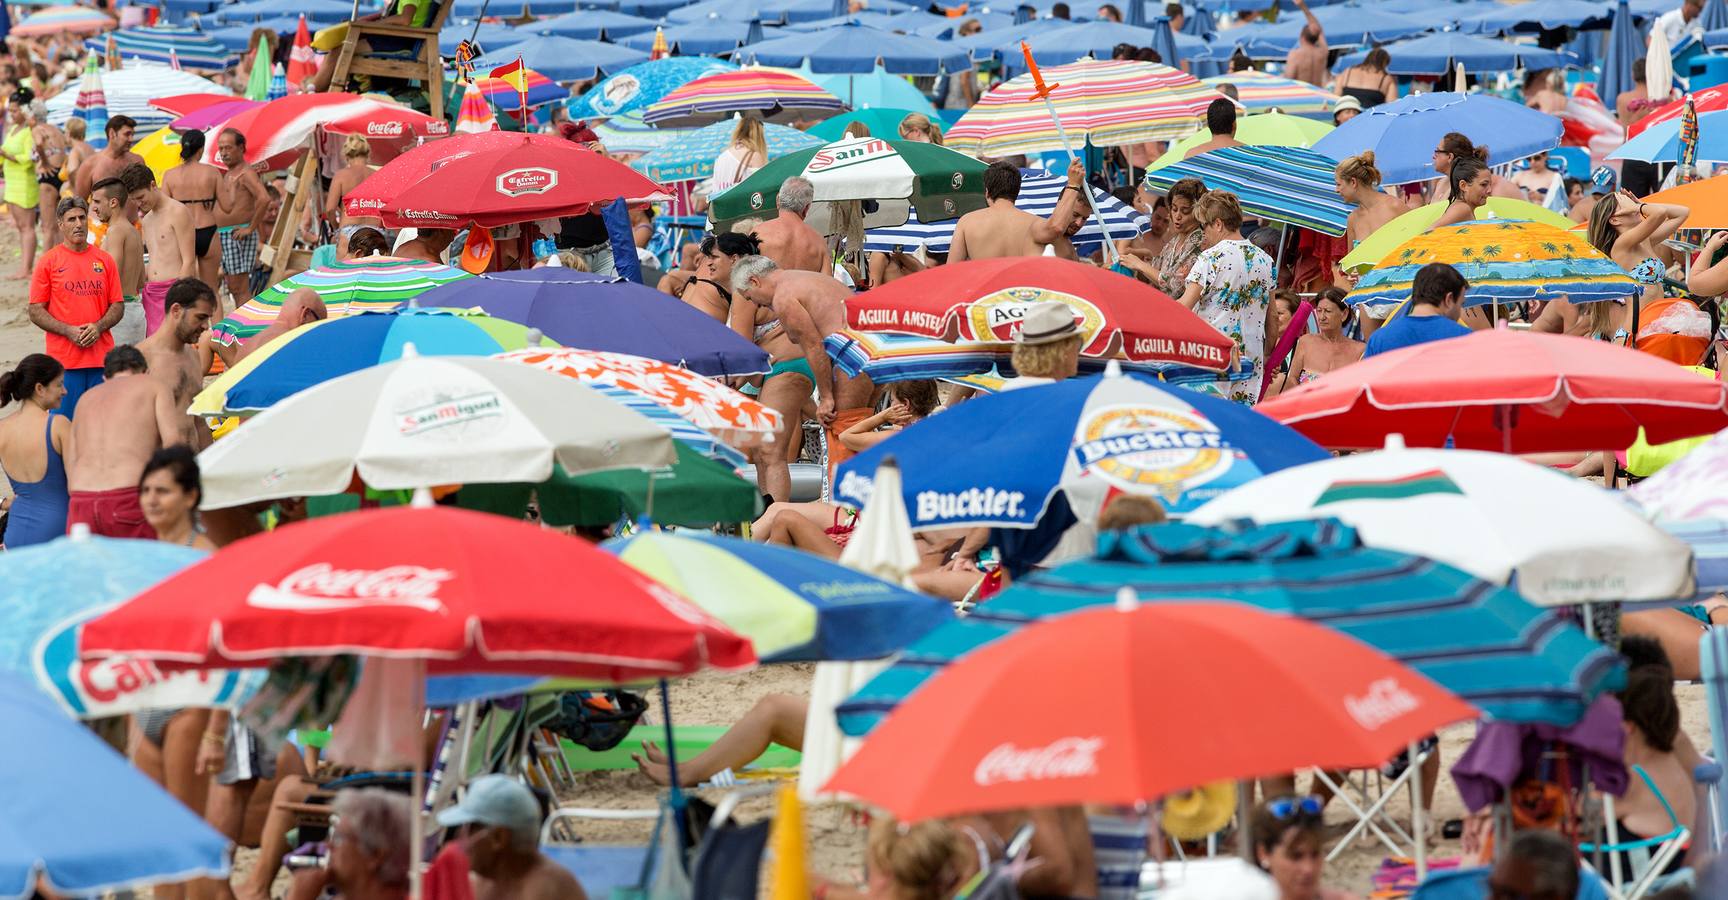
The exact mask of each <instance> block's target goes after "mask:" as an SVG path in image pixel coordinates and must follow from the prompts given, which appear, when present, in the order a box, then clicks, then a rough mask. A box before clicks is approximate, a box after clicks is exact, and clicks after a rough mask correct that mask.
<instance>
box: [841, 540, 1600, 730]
mask: <svg viewBox="0 0 1728 900" xmlns="http://www.w3.org/2000/svg"><path fill="white" fill-rule="evenodd" d="M1098 544H1099V553H1098V556H1096V557H1094V558H1092V559H1086V560H1081V561H1077V562H1072V563H1069V564H1067V565H1063V566H1058V567H1057V568H1055V569H1052V570H1049V571H1046V572H1040V573H1037V574H1034V575H1030V576H1028V577H1026V578H1024V579H1022V580H1020V581H1019V582H1017V583H1016V584H1015V585H1014V587H1012V588H1010V589H1008V590H1007V591H1004V592H1003V593H1002V594H1001V595H1000V596H998V597H995V598H993V599H991V601H990V602H989V603H986V604H984V605H982V606H979V607H978V608H976V609H974V610H973V611H972V613H971V614H970V615H968V616H966V617H965V618H963V619H959V620H957V621H954V622H951V623H949V624H947V625H944V626H942V627H941V628H939V629H937V630H936V631H933V632H931V633H930V634H928V635H926V636H925V637H924V638H923V639H921V640H920V641H918V642H917V643H915V644H913V645H912V646H911V647H909V648H907V649H906V651H905V653H904V654H903V655H902V656H901V658H900V660H899V661H898V662H896V663H895V664H894V665H893V666H891V667H889V668H888V669H887V670H886V671H884V672H882V673H881V674H880V675H878V676H876V678H874V679H873V680H871V681H870V683H868V684H866V685H865V686H864V687H863V688H862V689H860V690H859V691H858V692H857V693H856V694H854V695H852V697H851V698H850V699H849V700H847V701H846V702H845V703H843V704H841V706H840V707H839V709H838V710H837V713H838V716H839V719H840V728H841V730H843V731H845V732H846V733H847V734H851V735H861V734H864V733H865V732H867V731H869V730H870V729H871V728H873V727H874V726H875V724H876V723H877V722H878V721H880V720H881V719H882V717H884V716H885V715H887V714H888V713H889V712H890V711H892V710H893V709H894V708H895V707H896V706H897V705H899V703H900V702H901V701H903V700H904V699H905V698H906V697H907V696H909V695H911V693H912V692H913V691H915V690H917V689H918V686H919V685H921V684H923V683H924V682H925V681H926V680H928V679H929V678H930V677H931V676H932V675H934V674H935V673H936V672H937V671H939V670H940V669H941V668H942V667H943V666H945V665H947V664H949V663H951V662H953V661H954V660H956V659H958V658H960V657H961V656H964V655H966V654H968V653H970V652H972V651H973V650H976V649H977V648H979V647H982V646H984V645H985V644H988V643H991V642H993V641H995V640H997V639H998V638H1001V637H1004V636H1006V635H1008V634H1011V633H1013V632H1014V631H1016V630H1018V629H1020V628H1021V627H1023V626H1025V625H1027V624H1029V623H1031V622H1035V621H1037V620H1040V619H1043V618H1046V617H1049V616H1054V615H1059V614H1062V613H1065V612H1070V611H1073V610H1077V609H1083V608H1087V607H1093V606H1103V605H1106V604H1110V603H1113V602H1115V597H1116V592H1117V591H1118V590H1119V589H1120V588H1122V587H1125V586H1126V587H1129V588H1132V589H1133V590H1134V591H1135V592H1136V593H1137V594H1139V595H1140V598H1141V600H1142V602H1148V603H1155V602H1159V601H1162V600H1178V601H1194V600H1229V601H1234V602H1238V603H1246V604H1249V605H1252V606H1257V607H1260V608H1262V609H1265V610H1268V611H1272V612H1281V613H1288V614H1293V615H1297V616H1301V617H1302V618H1304V619H1308V620H1310V621H1313V622H1317V623H1319V624H1322V625H1326V626H1328V627H1331V628H1336V629H1337V630H1339V631H1342V632H1344V633H1345V634H1348V635H1350V636H1351V637H1354V638H1356V639H1358V640H1360V641H1363V642H1364V643H1367V644H1369V645H1370V646H1373V647H1375V648H1378V649H1379V650H1381V651H1383V652H1385V653H1386V654H1387V655H1389V656H1391V657H1393V658H1394V659H1397V660H1398V661H1399V662H1402V663H1404V664H1406V665H1409V666H1411V667H1412V668H1414V669H1416V670H1417V671H1418V672H1421V673H1422V674H1423V675H1426V676H1428V677H1429V678H1432V679H1433V680H1434V681H1436V682H1438V683H1439V684H1440V685H1441V686H1442V687H1444V688H1446V689H1447V690H1449V691H1451V692H1453V693H1455V694H1457V695H1458V696H1459V697H1461V698H1463V699H1464V700H1466V701H1468V702H1469V703H1471V704H1474V705H1475V706H1477V707H1478V708H1480V709H1481V710H1482V711H1483V712H1484V713H1486V714H1487V715H1488V716H1489V717H1490V718H1494V719H1501V720H1506V721H1513V722H1546V723H1553V724H1560V725H1567V724H1571V723H1572V722H1575V721H1577V720H1578V718H1579V717H1580V716H1582V715H1583V714H1584V710H1585V708H1586V707H1587V706H1589V704H1590V702H1591V701H1592V700H1593V699H1594V698H1595V697H1596V695H1597V694H1599V693H1601V692H1602V691H1604V690H1613V689H1615V688H1617V687H1618V686H1619V685H1620V684H1621V683H1622V682H1623V676H1624V667H1623V666H1622V664H1621V662H1620V659H1619V657H1618V656H1617V655H1616V654H1614V653H1613V652H1612V651H1610V650H1608V649H1607V648H1606V647H1604V646H1602V645H1601V644H1599V643H1597V642H1596V641H1593V640H1591V639H1590V638H1588V637H1586V636H1585V635H1584V633H1583V632H1582V631H1580V630H1578V628H1577V627H1575V626H1574V625H1572V624H1571V623H1570V622H1569V621H1568V620H1567V619H1565V618H1562V617H1561V615H1560V613H1559V611H1558V610H1554V609H1541V608H1538V607H1535V606H1532V605H1531V604H1530V603H1528V602H1527V601H1525V600H1524V599H1523V598H1522V597H1519V596H1518V595H1517V594H1515V593H1513V592H1512V591H1510V590H1508V589H1506V588H1502V587H1498V586H1496V585H1493V584H1490V583H1488V582H1486V581H1481V580H1478V579H1476V578H1472V577H1471V576H1469V575H1466V574H1464V573H1463V572H1460V571H1458V570H1457V569H1453V568H1451V567H1449V566H1445V565H1442V564H1440V563H1437V562H1434V561H1432V560H1429V559H1424V558H1422V557H1418V556H1410V555H1408V554H1403V553H1396V552H1392V551H1389V550H1376V549H1371V548H1368V547H1364V546H1363V545H1362V543H1361V541H1360V540H1359V539H1358V538H1357V536H1356V531H1355V529H1352V528H1350V527H1349V526H1346V525H1344V524H1342V523H1340V522H1339V521H1338V520H1336V519H1319V520H1313V521H1304V522H1286V523H1279V524H1272V525H1247V524H1243V525H1238V526H1235V527H1231V528H1206V527H1201V526H1197V525H1185V524H1169V525H1157V526H1151V527H1146V528H1138V529H1134V530H1132V531H1126V532H1111V533H1106V534H1104V535H1101V536H1100V538H1099V542H1098ZM1212 662H1213V664H1215V665H1216V666H1218V668H1219V669H1220V671H1222V670H1225V669H1228V667H1229V665H1230V661H1229V660H1214V661H1212Z"/></svg>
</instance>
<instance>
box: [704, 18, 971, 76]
mask: <svg viewBox="0 0 1728 900" xmlns="http://www.w3.org/2000/svg"><path fill="white" fill-rule="evenodd" d="M733 56H734V58H736V59H741V60H743V61H745V62H754V63H760V64H762V65H769V66H780V67H782V68H788V69H796V68H799V67H801V66H805V65H808V66H809V67H810V71H812V72H821V73H850V74H869V73H870V72H872V71H875V70H876V68H877V66H881V68H882V69H883V70H884V71H886V72H888V73H889V74H891V75H941V74H943V73H944V72H950V73H970V72H971V71H972V58H971V56H969V55H967V53H966V52H965V51H964V50H961V49H959V48H957V47H955V46H954V45H953V44H951V43H949V42H947V41H938V40H936V39H934V38H926V37H918V36H916V35H910V34H900V33H899V32H894V31H883V30H880V29H876V28H868V27H866V26H863V25H858V24H854V23H847V24H844V25H839V26H836V27H834V28H828V29H824V30H822V31H820V32H817V33H815V34H795V35H788V36H785V37H777V38H773V39H770V40H766V41H761V42H758V43H753V44H746V45H744V46H743V47H740V48H738V52H737V53H735V54H733Z"/></svg>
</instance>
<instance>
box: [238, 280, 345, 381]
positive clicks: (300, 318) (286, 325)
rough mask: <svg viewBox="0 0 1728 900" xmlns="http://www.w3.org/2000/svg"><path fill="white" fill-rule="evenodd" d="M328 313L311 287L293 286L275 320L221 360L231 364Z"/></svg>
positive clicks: (321, 298) (324, 316)
mask: <svg viewBox="0 0 1728 900" xmlns="http://www.w3.org/2000/svg"><path fill="white" fill-rule="evenodd" d="M329 315H330V313H329V312H328V311H327V310H325V308H324V298H323V297H320V296H318V292H317V291H315V290H312V289H311V288H295V289H294V292H293V293H292V294H289V295H288V297H287V299H285V300H283V301H282V308H281V309H280V310H279V311H277V313H276V321H274V322H271V323H270V324H269V325H268V326H267V327H266V328H265V329H264V330H263V331H260V332H258V333H257V334H255V335H252V336H251V337H249V338H247V339H246V343H244V344H241V345H240V346H239V347H238V348H235V349H233V350H232V353H233V357H234V358H233V359H232V360H229V359H228V358H227V356H226V355H224V357H223V360H224V361H225V362H227V363H228V365H230V366H232V365H234V363H237V362H239V361H240V360H242V359H245V358H246V357H247V355H248V354H250V353H252V352H253V351H255V350H257V349H258V348H259V347H262V346H264V345H265V344H268V343H270V342H271V341H273V340H275V339H277V338H279V337H281V336H282V335H285V334H287V333H288V332H290V331H293V330H294V329H296V328H299V327H300V326H302V325H305V324H306V323H308V322H316V321H318V320H320V319H324V318H327V317H328V316H329Z"/></svg>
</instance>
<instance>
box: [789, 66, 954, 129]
mask: <svg viewBox="0 0 1728 900" xmlns="http://www.w3.org/2000/svg"><path fill="white" fill-rule="evenodd" d="M798 74H800V75H802V76H804V77H805V78H808V79H809V80H810V81H812V82H815V84H816V86H817V87H819V88H821V89H823V90H825V91H827V92H828V93H830V94H833V95H834V96H836V97H839V98H840V99H841V100H844V101H846V105H847V106H850V107H852V108H853V109H864V108H866V107H878V106H886V107H890V108H893V109H909V110H913V111H915V112H921V113H923V114H924V115H926V116H929V117H930V118H931V119H932V120H934V119H935V118H936V116H937V112H936V105H935V104H933V103H931V102H930V98H929V97H927V96H925V95H924V92H923V91H920V90H918V88H917V87H916V86H914V85H913V84H912V82H910V81H907V80H906V79H904V78H902V77H900V76H898V75H890V74H888V73H887V72H884V71H882V70H881V69H876V70H874V71H872V72H870V73H868V74H865V75H836V74H827V75H818V74H816V73H814V72H803V71H801V72H799V73H798Z"/></svg>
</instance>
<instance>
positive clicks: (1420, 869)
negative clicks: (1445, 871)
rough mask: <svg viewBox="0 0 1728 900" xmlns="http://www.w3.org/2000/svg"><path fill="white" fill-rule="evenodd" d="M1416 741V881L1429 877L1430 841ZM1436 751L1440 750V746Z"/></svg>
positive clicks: (1412, 788)
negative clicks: (1424, 827) (1423, 810)
mask: <svg viewBox="0 0 1728 900" xmlns="http://www.w3.org/2000/svg"><path fill="white" fill-rule="evenodd" d="M1416 751H1417V747H1416V742H1415V741H1411V742H1410V751H1409V752H1410V833H1411V836H1412V837H1413V838H1415V840H1414V843H1415V845H1416V847H1415V856H1416V881H1417V882H1418V883H1420V882H1421V881H1422V879H1424V878H1427V877H1428V841H1427V838H1425V837H1424V836H1423V831H1424V830H1425V829H1423V827H1422V826H1423V825H1424V824H1425V823H1424V822H1423V821H1422V760H1421V758H1420V757H1418V756H1417V755H1416ZM1434 752H1436V753H1438V752H1440V748H1439V747H1435V748H1434Z"/></svg>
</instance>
